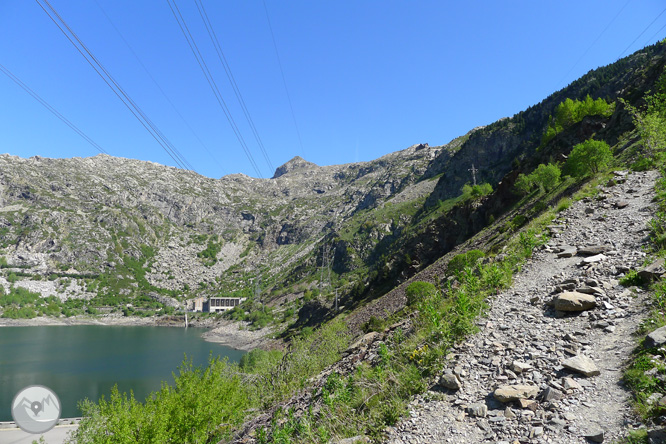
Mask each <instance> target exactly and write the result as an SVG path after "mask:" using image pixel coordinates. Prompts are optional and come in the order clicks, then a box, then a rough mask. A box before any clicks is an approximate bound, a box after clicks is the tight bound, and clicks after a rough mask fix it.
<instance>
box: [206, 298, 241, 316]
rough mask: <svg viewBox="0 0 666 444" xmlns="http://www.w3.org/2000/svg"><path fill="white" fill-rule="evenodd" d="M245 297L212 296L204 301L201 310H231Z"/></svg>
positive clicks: (213, 311)
mask: <svg viewBox="0 0 666 444" xmlns="http://www.w3.org/2000/svg"><path fill="white" fill-rule="evenodd" d="M244 300H245V298H229V297H214V298H210V299H208V301H206V302H204V306H203V311H207V312H210V313H217V312H219V311H226V310H231V309H233V308H234V307H237V306H239V305H240V304H241V302H243V301H244Z"/></svg>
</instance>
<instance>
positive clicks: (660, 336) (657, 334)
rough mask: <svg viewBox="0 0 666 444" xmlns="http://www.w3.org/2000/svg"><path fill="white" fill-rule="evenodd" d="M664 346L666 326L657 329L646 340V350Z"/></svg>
mask: <svg viewBox="0 0 666 444" xmlns="http://www.w3.org/2000/svg"><path fill="white" fill-rule="evenodd" d="M664 344H666V326H664V327H661V328H658V329H656V330H655V331H653V332H652V333H649V334H648V335H647V337H646V338H645V347H646V348H653V347H661V346H662V345H664Z"/></svg>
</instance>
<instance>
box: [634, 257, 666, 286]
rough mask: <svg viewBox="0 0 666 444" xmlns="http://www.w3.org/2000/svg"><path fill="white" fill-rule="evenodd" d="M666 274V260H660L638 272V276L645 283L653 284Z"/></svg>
mask: <svg viewBox="0 0 666 444" xmlns="http://www.w3.org/2000/svg"><path fill="white" fill-rule="evenodd" d="M664 273H666V268H664V258H663V257H662V258H659V259H657V260H656V261H654V262H652V263H651V264H650V265H648V266H647V267H645V268H643V269H641V270H638V276H639V277H640V278H641V279H643V280H644V281H648V282H652V281H654V280H656V279H659V278H660V277H661V275H663V274H664Z"/></svg>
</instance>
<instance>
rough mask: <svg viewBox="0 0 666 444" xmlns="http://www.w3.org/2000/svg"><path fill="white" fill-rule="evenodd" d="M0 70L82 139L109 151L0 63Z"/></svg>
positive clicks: (103, 151) (100, 150)
mask: <svg viewBox="0 0 666 444" xmlns="http://www.w3.org/2000/svg"><path fill="white" fill-rule="evenodd" d="M0 71H2V72H3V73H4V74H5V75H6V76H7V77H9V78H10V79H11V80H12V81H13V82H14V83H16V84H17V85H18V86H20V87H21V88H23V90H24V91H25V92H27V93H28V94H30V95H31V96H32V97H33V98H34V99H35V100H37V101H38V102H39V103H41V104H42V106H44V108H46V109H47V110H49V111H50V112H51V113H52V114H53V115H54V116H56V117H57V118H58V119H60V120H62V121H63V123H65V125H67V126H68V127H70V128H71V129H72V130H74V132H76V134H78V135H79V136H81V137H83V139H84V140H85V141H86V142H88V143H89V144H91V145H92V146H93V147H95V149H97V150H98V151H99V152H100V153H102V154H109V153H107V152H106V150H104V148H102V147H101V146H99V145H98V144H97V143H96V142H95V141H94V140H92V139H91V138H90V137H88V135H87V134H86V133H84V132H83V131H82V130H80V129H79V128H78V127H77V126H76V125H74V124H73V123H72V122H70V121H69V119H67V117H65V116H63V115H62V114H60V112H58V110H57V109H55V108H54V107H52V106H51V105H50V104H49V103H48V102H47V101H46V100H44V99H42V98H41V97H40V96H39V94H37V93H36V92H35V91H33V90H32V89H30V87H29V86H28V85H26V84H25V83H23V82H22V81H21V79H19V78H18V77H16V76H15V75H14V74H13V73H12V72H11V71H10V70H8V69H7V68H5V67H4V66H3V65H2V64H0Z"/></svg>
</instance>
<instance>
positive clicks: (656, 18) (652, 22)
mask: <svg viewBox="0 0 666 444" xmlns="http://www.w3.org/2000/svg"><path fill="white" fill-rule="evenodd" d="M664 12H666V8H664V10H663V11H661V12H660V13H659V15H658V16H656V17H655V19H654V20H652V21H651V22H650V24H649V25H647V26H646V27H645V29H644V30H643V32H641V33H640V34H638V37H636V38H635V39H634V41H633V42H631V43H630V44H629V46H627V47H626V48H625V49H624V51H622V53H621V54H620V56H619V57H618V59H621V58H622V56H623V55H624V53H625V52H627V51H628V50H629V48H631V46H632V45H633V44H634V43H636V41H637V40H638V39H640V38H641V36H642V35H643V34H645V31H647V30H648V29H649V28H650V26H652V25H653V24H654V22H656V21H657V20H658V19H659V17H661V16H662V14H663V13H664Z"/></svg>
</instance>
